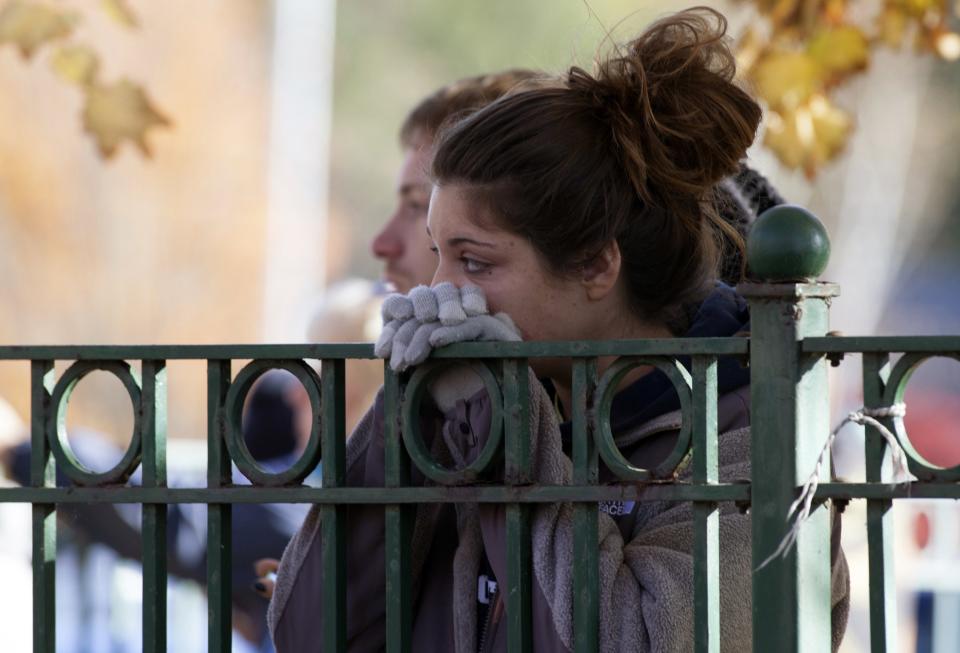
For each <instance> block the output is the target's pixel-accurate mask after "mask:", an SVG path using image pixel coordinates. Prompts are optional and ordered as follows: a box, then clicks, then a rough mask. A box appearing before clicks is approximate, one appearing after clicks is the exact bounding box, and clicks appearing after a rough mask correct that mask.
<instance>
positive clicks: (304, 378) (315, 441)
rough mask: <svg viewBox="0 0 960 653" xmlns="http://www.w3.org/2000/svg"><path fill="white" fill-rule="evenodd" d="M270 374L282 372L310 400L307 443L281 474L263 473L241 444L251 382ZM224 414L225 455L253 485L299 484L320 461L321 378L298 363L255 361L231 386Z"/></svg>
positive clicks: (264, 471)
mask: <svg viewBox="0 0 960 653" xmlns="http://www.w3.org/2000/svg"><path fill="white" fill-rule="evenodd" d="M269 370H285V371H287V372H290V373H291V374H293V375H294V376H295V377H297V379H298V380H299V381H300V383H302V384H303V387H304V389H305V390H306V391H307V396H308V397H309V398H310V409H311V411H312V413H313V415H312V417H311V419H310V424H311V427H310V439H309V440H308V441H307V446H306V448H305V449H304V450H303V453H302V454H301V455H300V457H299V458H298V459H297V460H296V462H294V463H293V464H292V465H291V466H290V467H289V468H287V469H285V470H283V471H282V472H271V471H268V470H266V469H264V468H263V467H262V466H261V465H260V463H258V462H257V460H256V458H254V457H253V456H252V455H251V454H250V450H249V449H248V448H247V444H246V442H244V440H243V405H244V403H245V401H246V398H247V394H248V393H249V392H250V388H251V387H253V384H254V382H255V381H256V380H257V379H258V378H260V376H261V375H262V374H263V373H265V372H267V371H269ZM224 410H225V411H226V416H227V419H226V433H225V439H226V444H227V451H228V452H229V453H230V458H231V460H233V463H234V464H235V465H236V466H237V469H239V470H240V472H241V473H242V474H243V475H244V476H246V477H247V478H248V479H250V482H251V483H253V484H254V485H264V486H268V487H276V486H278V485H291V484H294V483H300V482H301V481H303V479H305V478H306V477H307V476H308V475H309V474H310V472H311V471H312V470H313V469H314V468H315V467H316V466H317V463H319V461H320V410H321V408H320V377H319V376H318V375H317V373H316V372H315V371H314V369H313V368H312V367H310V366H309V365H307V364H306V363H304V362H303V361H301V360H273V359H261V360H254V361H251V362H249V363H247V365H245V366H244V367H243V369H241V370H240V371H239V372H238V373H237V376H236V377H235V378H234V379H233V382H232V383H231V384H230V388H229V389H228V390H227V397H226V401H225V403H224Z"/></svg>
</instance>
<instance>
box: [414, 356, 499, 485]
mask: <svg viewBox="0 0 960 653" xmlns="http://www.w3.org/2000/svg"><path fill="white" fill-rule="evenodd" d="M457 365H463V363H462V362H458V361H444V360H437V361H428V362H427V363H424V364H422V365H420V366H419V367H417V369H416V371H414V373H413V376H411V377H410V380H409V381H408V382H407V387H406V392H405V398H404V401H403V404H402V405H401V408H400V410H401V412H402V416H403V417H402V422H401V423H402V425H403V428H402V429H401V432H402V434H403V443H404V445H405V446H406V448H407V453H409V454H410V459H411V460H412V461H413V463H414V464H415V465H416V466H417V469H419V470H420V471H421V472H423V474H424V476H426V477H427V478H429V479H431V480H433V481H435V482H437V483H440V484H441V485H464V484H468V483H475V482H476V481H477V480H479V478H480V476H481V474H482V473H483V472H484V471H486V470H487V469H488V468H489V467H490V465H491V464H492V463H493V462H494V459H495V458H496V455H497V453H498V452H499V451H500V442H501V440H502V439H503V396H502V394H501V391H500V385H499V383H497V377H496V375H495V374H494V373H493V372H492V371H491V370H490V368H489V367H488V366H487V364H486V363H483V362H477V363H474V364H471V365H470V369H471V370H473V371H474V372H476V373H477V375H478V376H479V377H480V379H481V380H482V381H483V385H484V387H485V388H486V390H487V394H488V395H489V397H490V434H489V436H488V438H487V443H486V444H485V445H484V446H483V449H482V450H481V451H480V453H479V454H478V455H477V457H476V459H475V460H474V461H473V462H471V463H470V464H469V465H467V466H466V467H464V468H463V469H457V470H454V469H448V468H446V467H444V466H443V465H440V464H438V463H437V462H436V461H435V460H434V459H433V457H432V456H431V455H430V451H429V449H427V445H426V444H425V443H424V441H423V435H422V434H421V432H420V404H421V403H422V402H423V397H424V394H425V393H426V392H427V391H428V388H429V384H430V380H431V379H433V378H435V377H437V376H439V375H440V373H442V372H443V371H444V370H446V369H447V368H450V367H454V366H457Z"/></svg>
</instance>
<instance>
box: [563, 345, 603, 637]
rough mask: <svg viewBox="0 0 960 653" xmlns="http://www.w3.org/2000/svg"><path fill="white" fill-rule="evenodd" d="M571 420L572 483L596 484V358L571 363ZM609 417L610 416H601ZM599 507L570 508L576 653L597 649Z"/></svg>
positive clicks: (581, 506) (584, 505)
mask: <svg viewBox="0 0 960 653" xmlns="http://www.w3.org/2000/svg"><path fill="white" fill-rule="evenodd" d="M572 381H573V382H572V400H573V405H572V406H571V418H572V425H573V443H572V444H573V451H572V453H573V482H574V484H575V485H596V484H597V482H598V465H597V447H596V446H595V444H594V441H593V429H592V427H591V424H592V420H591V419H590V411H591V410H593V397H594V392H595V391H596V388H597V359H595V358H589V359H583V358H578V359H574V361H573V379H572ZM604 417H605V418H609V415H607V416H604ZM598 511H599V506H598V505H597V503H596V502H595V501H594V502H583V503H577V504H575V505H574V507H573V526H574V536H573V559H574V560H576V561H577V564H576V565H574V568H573V640H574V643H573V648H574V652H575V653H593V652H594V651H597V650H599V647H600V601H599V593H600V568H599V556H600V543H599V537H598V532H597V530H598V528H599V520H598V518H597V516H598V515H597V513H598Z"/></svg>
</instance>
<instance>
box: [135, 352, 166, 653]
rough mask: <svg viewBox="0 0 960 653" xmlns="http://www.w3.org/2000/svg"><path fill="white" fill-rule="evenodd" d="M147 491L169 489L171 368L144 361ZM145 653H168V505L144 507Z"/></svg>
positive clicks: (142, 406)
mask: <svg viewBox="0 0 960 653" xmlns="http://www.w3.org/2000/svg"><path fill="white" fill-rule="evenodd" d="M140 402H141V403H140V411H141V419H140V427H141V429H143V431H142V433H141V442H142V443H143V487H159V488H165V487H166V486H167V365H166V362H165V361H156V360H146V361H143V391H142V394H141V399H140ZM142 520H143V529H142V537H143V653H165V652H166V650H167V504H165V503H145V504H144V505H143V516H142Z"/></svg>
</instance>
